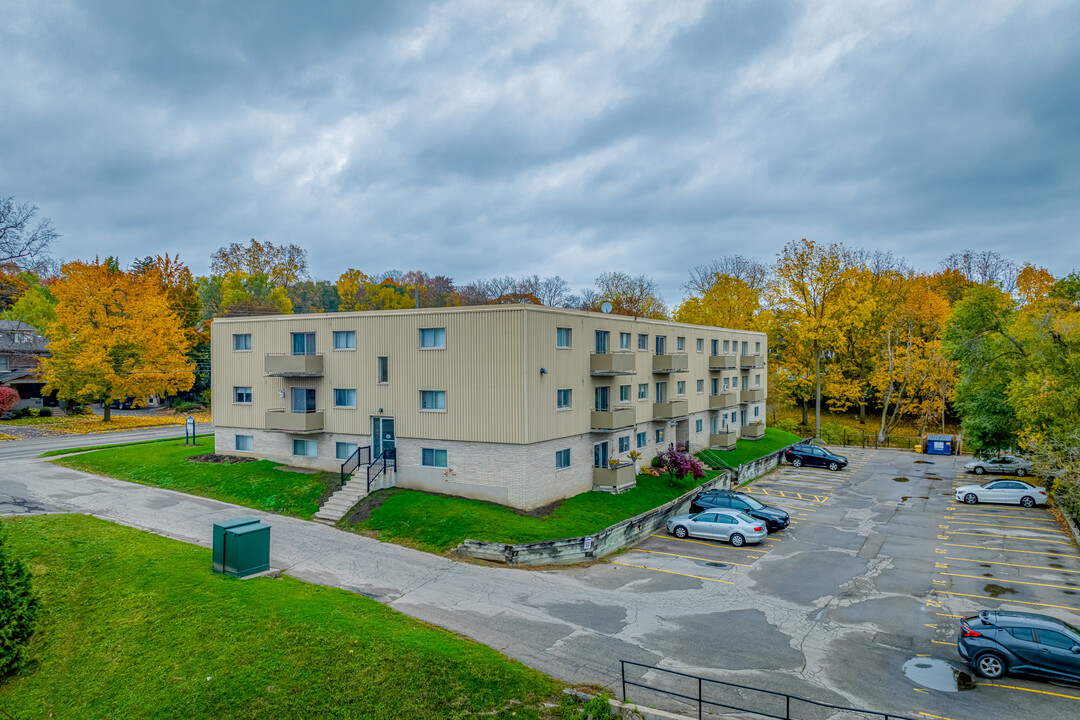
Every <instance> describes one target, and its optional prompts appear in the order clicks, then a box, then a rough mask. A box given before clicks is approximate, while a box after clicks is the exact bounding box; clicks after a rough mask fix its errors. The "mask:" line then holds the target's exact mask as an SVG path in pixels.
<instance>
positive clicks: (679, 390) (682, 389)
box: [675, 380, 686, 395]
mask: <svg viewBox="0 0 1080 720" xmlns="http://www.w3.org/2000/svg"><path fill="white" fill-rule="evenodd" d="M675 392H676V394H678V395H685V394H686V381H685V380H680V381H679V382H678V384H676V385H675Z"/></svg>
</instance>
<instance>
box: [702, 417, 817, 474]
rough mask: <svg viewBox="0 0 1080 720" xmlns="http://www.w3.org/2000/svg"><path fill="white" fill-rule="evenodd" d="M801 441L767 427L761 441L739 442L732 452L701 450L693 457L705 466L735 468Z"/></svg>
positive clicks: (796, 437) (795, 436) (796, 436)
mask: <svg viewBox="0 0 1080 720" xmlns="http://www.w3.org/2000/svg"><path fill="white" fill-rule="evenodd" d="M801 439H802V438H800V437H799V436H798V435H794V434H792V433H789V432H785V431H783V430H780V429H777V428H771V427H769V428H765V437H763V438H762V439H760V440H739V441H738V442H737V443H736V447H735V449H734V450H702V451H701V452H699V453H695V455H697V456H698V457H699V458H701V461H702V462H704V463H706V464H707V465H712V466H714V467H733V468H737V467H739V465H742V464H743V463H747V462H750V461H751V460H757V459H758V458H759V457H762V456H764V455H768V454H769V453H773V452H776V451H777V450H779V449H780V448H784V447H787V446H788V445H790V444H791V443H795V442H798V441H799V440H801Z"/></svg>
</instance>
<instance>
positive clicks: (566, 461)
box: [555, 448, 570, 470]
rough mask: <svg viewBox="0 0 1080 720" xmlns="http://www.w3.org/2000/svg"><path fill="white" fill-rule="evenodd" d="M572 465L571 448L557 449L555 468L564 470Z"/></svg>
mask: <svg viewBox="0 0 1080 720" xmlns="http://www.w3.org/2000/svg"><path fill="white" fill-rule="evenodd" d="M568 467H570V448H566V449H565V450H556V451H555V469H556V470H562V469H564V468H568Z"/></svg>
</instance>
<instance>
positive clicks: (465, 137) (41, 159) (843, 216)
mask: <svg viewBox="0 0 1080 720" xmlns="http://www.w3.org/2000/svg"><path fill="white" fill-rule="evenodd" d="M0 10H2V11H3V13H4V16H5V18H7V19H8V21H7V22H5V24H3V25H2V26H0V47H3V48H4V57H5V62H4V63H3V64H0V91H2V92H3V95H4V97H5V111H4V113H0V137H2V138H4V150H3V153H2V158H3V160H2V162H0V194H4V195H8V194H10V195H14V196H16V197H17V198H18V199H19V200H24V201H30V202H33V203H36V204H37V205H38V206H39V207H40V209H41V212H42V214H43V215H46V216H49V217H51V218H52V219H53V221H54V224H55V225H56V227H57V229H58V230H59V231H60V232H61V233H63V236H64V237H63V238H62V240H61V241H59V242H58V243H57V244H56V247H55V249H56V251H57V252H58V254H60V255H62V256H64V257H67V258H75V257H87V256H91V255H93V254H101V255H107V254H115V255H119V256H121V257H123V258H130V257H134V256H141V255H145V254H148V253H152V252H165V251H169V252H177V251H179V252H180V253H181V256H182V257H183V258H184V259H185V260H186V261H188V262H189V263H190V264H191V266H192V268H193V270H194V271H196V272H205V271H206V269H207V265H208V258H209V255H210V253H211V252H212V251H213V250H214V249H216V248H217V247H219V246H221V245H223V244H226V243H229V242H234V241H243V240H245V239H246V238H249V237H256V238H260V239H267V240H271V241H273V242H296V243H298V244H301V245H304V246H306V247H308V248H309V250H310V251H311V267H312V270H313V272H314V274H316V275H317V276H319V277H325V278H330V279H333V278H336V276H337V274H338V273H339V272H340V271H341V269H342V268H343V267H346V266H354V267H360V268H362V269H365V270H367V271H377V270H379V269H382V268H386V267H397V268H414V267H415V268H419V269H424V270H427V271H428V272H432V273H443V274H448V275H451V276H453V277H455V278H456V279H457V280H459V281H461V282H467V281H468V280H471V279H473V278H475V277H479V276H491V275H500V274H505V273H517V274H521V273H530V274H531V273H534V272H535V273H539V274H541V275H547V274H561V275H563V276H564V277H566V278H567V279H568V280H570V281H571V283H572V284H573V285H574V286H575V287H581V286H585V285H588V284H590V283H591V281H592V279H593V278H594V277H595V276H596V275H597V274H598V273H600V272H602V271H605V270H622V271H626V272H630V273H635V274H636V273H641V272H645V273H648V274H652V275H654V276H655V277H656V278H657V280H658V281H659V282H660V284H661V287H662V288H663V290H664V293H665V297H666V299H667V300H668V301H669V302H674V301H676V300H677V299H678V298H679V296H680V290H679V287H680V285H681V284H682V282H683V281H684V280H685V278H686V273H687V270H688V269H689V267H691V266H693V265H695V264H699V263H701V262H703V261H705V260H707V259H709V258H710V257H714V256H717V255H721V254H725V253H730V252H740V253H743V254H749V255H754V256H757V257H760V258H763V259H771V258H772V257H773V256H774V255H775V253H776V252H777V251H778V250H779V249H780V248H781V247H782V245H783V244H784V243H785V242H787V241H789V240H792V239H797V238H801V237H810V238H814V239H818V240H823V241H839V242H844V243H847V244H851V245H858V246H865V247H870V248H881V249H888V250H892V251H893V252H894V253H896V254H899V255H904V256H906V257H907V258H908V259H909V260H910V261H912V262H913V263H914V264H916V265H917V266H922V267H927V268H929V267H932V266H935V265H936V264H937V262H938V261H939V260H940V259H942V258H943V257H944V256H945V255H947V254H949V253H950V252H952V251H954V250H957V249H961V248H964V247H971V248H978V249H996V250H998V251H1000V252H1002V253H1004V254H1006V255H1008V256H1010V257H1013V258H1015V259H1017V260H1029V261H1032V262H1035V263H1038V264H1042V265H1046V266H1047V267H1049V268H1050V269H1051V270H1052V271H1054V272H1055V273H1057V274H1062V273H1066V272H1069V271H1071V270H1073V269H1076V268H1077V267H1078V266H1080V262H1078V258H1080V250H1078V249H1077V248H1080V243H1078V242H1077V238H1076V231H1075V228H1076V227H1077V226H1078V225H1080V203H1077V202H1076V198H1077V197H1078V192H1077V191H1078V189H1080V188H1078V185H1080V181H1078V180H1080V179H1078V172H1077V168H1078V160H1080V157H1078V156H1080V96H1078V95H1077V93H1076V92H1075V90H1074V89H1073V86H1074V85H1075V77H1077V75H1078V71H1080V47H1078V46H1077V45H1076V43H1075V42H1074V37H1075V31H1076V28H1077V27H1080V6H1077V5H1076V4H1075V3H1070V2H1066V1H1064V0H1062V1H1060V2H1043V3H1025V2H986V1H985V0H982V1H978V0H974V1H971V2H955V3H948V4H927V3H923V2H907V3H890V4H887V5H885V6H867V5H865V4H864V3H857V2H834V3H829V4H818V3H814V4H801V3H756V2H697V3H669V2H661V1H658V2H653V3H647V2H642V3H616V2H610V3H585V2H582V3H559V4H550V3H512V4H507V3H499V2H494V1H484V0H473V1H463V2H446V3H437V4H413V3H374V2H372V3H363V4H361V3H344V2H342V3H322V4H305V5H303V6H301V5H297V4H291V3H258V4H254V5H245V4H241V3H227V2H201V3H188V4H185V5H182V6H171V7H170V6H161V5H160V4H155V3H139V2H112V3H102V4H95V3H88V2H78V1H72V2H68V3H66V4H61V3H44V4H43V3H16V2H13V1H9V0H0Z"/></svg>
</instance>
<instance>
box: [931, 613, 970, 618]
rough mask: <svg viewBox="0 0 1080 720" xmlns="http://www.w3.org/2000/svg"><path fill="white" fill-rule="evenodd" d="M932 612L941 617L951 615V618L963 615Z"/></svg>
mask: <svg viewBox="0 0 1080 720" xmlns="http://www.w3.org/2000/svg"><path fill="white" fill-rule="evenodd" d="M934 614H935V615H940V616H941V617H951V618H962V617H964V616H963V615H950V614H949V613H934Z"/></svg>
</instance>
